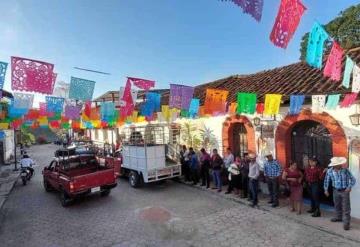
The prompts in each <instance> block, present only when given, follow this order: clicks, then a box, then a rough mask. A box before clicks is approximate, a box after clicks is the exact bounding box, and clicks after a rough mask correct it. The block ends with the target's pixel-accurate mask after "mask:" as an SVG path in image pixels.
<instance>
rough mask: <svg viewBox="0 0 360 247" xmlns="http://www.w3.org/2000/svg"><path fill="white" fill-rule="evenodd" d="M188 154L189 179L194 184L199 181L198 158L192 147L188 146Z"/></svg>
mask: <svg viewBox="0 0 360 247" xmlns="http://www.w3.org/2000/svg"><path fill="white" fill-rule="evenodd" d="M189 156H190V157H189V160H190V170H191V180H192V182H193V184H194V185H196V184H197V183H198V182H199V175H198V173H199V159H198V157H197V155H196V153H195V151H194V149H193V148H189Z"/></svg>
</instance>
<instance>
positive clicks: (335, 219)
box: [330, 218, 342, 222]
mask: <svg viewBox="0 0 360 247" xmlns="http://www.w3.org/2000/svg"><path fill="white" fill-rule="evenodd" d="M330 221H331V222H341V221H342V219H338V218H332V219H331V220H330Z"/></svg>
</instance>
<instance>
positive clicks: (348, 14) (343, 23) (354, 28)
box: [300, 4, 360, 60]
mask: <svg viewBox="0 0 360 247" xmlns="http://www.w3.org/2000/svg"><path fill="white" fill-rule="evenodd" d="M359 27H360V4H357V5H354V6H351V7H349V8H347V9H345V10H344V11H341V12H340V14H339V16H338V17H336V18H335V19H334V20H332V21H330V22H329V23H328V24H326V25H325V26H324V28H325V30H326V31H327V32H328V34H329V35H330V36H331V37H332V38H333V39H335V40H336V41H337V42H339V43H340V45H341V47H342V48H343V49H350V48H354V47H358V46H360V28H359ZM308 39H309V33H306V34H305V35H304V36H303V37H302V39H301V47H300V53H301V55H300V59H301V60H305V58H306V48H307V44H308Z"/></svg>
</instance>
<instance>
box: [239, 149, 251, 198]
mask: <svg viewBox="0 0 360 247" xmlns="http://www.w3.org/2000/svg"><path fill="white" fill-rule="evenodd" d="M240 172H241V188H242V195H241V198H247V197H248V195H249V194H250V191H249V154H248V153H244V159H242V160H241V167H240ZM249 196H250V195H249ZM250 200H251V199H250V198H249V201H250Z"/></svg>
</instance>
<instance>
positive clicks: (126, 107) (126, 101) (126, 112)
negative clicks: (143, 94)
mask: <svg viewBox="0 0 360 247" xmlns="http://www.w3.org/2000/svg"><path fill="white" fill-rule="evenodd" d="M121 100H122V102H123V106H121V107H120V114H121V117H127V116H130V115H131V114H132V112H133V110H134V107H135V106H134V102H133V98H132V94H131V82H130V79H128V80H127V82H126V86H125V90H124V95H123V97H122V98H121Z"/></svg>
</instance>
